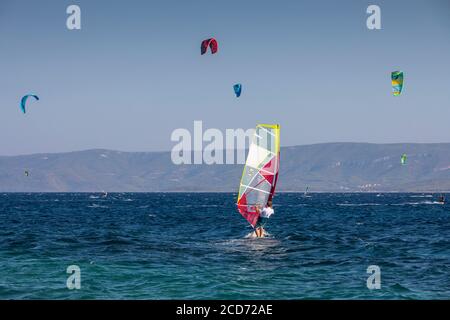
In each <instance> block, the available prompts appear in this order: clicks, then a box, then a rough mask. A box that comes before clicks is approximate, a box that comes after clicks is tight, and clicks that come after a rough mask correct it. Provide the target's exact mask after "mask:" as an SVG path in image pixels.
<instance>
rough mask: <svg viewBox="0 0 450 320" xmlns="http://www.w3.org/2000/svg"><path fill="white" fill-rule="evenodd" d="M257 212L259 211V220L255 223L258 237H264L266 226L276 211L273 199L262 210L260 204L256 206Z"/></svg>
mask: <svg viewBox="0 0 450 320" xmlns="http://www.w3.org/2000/svg"><path fill="white" fill-rule="evenodd" d="M256 212H257V213H258V220H257V221H256V225H255V234H256V236H257V237H258V238H262V237H264V235H265V230H264V226H265V225H266V223H267V221H268V220H269V218H270V216H271V215H273V214H274V213H275V211H274V210H273V208H272V200H269V201H268V202H267V205H266V206H265V207H264V208H263V209H262V210H261V209H260V208H259V207H258V206H257V207H256Z"/></svg>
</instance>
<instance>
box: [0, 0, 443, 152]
mask: <svg viewBox="0 0 450 320" xmlns="http://www.w3.org/2000/svg"><path fill="white" fill-rule="evenodd" d="M70 4H78V5H79V6H80V7H81V10H82V30H80V31H69V30H67V28H66V19H67V14H66V8H67V6H68V5H70ZM369 4H378V5H380V6H381V10H382V11H381V14H382V30H375V31H371V30H368V29H367V28H366V18H367V16H368V15H367V14H366V8H367V6H368V5H369ZM211 36H214V37H216V39H217V40H218V41H219V50H220V51H219V53H218V54H216V55H214V56H212V55H205V56H201V55H200V42H201V40H203V39H205V38H208V37H211ZM0 57H1V59H0V93H1V95H0V121H1V122H0V124H1V125H0V154H2V155H10V154H24V153H34V152H59V151H74V150H80V149H89V148H111V149H116V150H123V151H152V150H170V149H171V148H172V146H174V145H175V143H174V142H171V141H170V135H171V133H172V131H173V130H174V129H176V128H187V129H192V127H193V121H194V120H203V124H204V127H206V128H219V129H225V128H251V127H254V126H255V124H256V123H258V122H264V123H280V124H281V130H282V131H281V134H282V137H281V141H282V145H284V146H286V145H297V144H309V143H317V142H334V141H366V142H380V143H384V142H449V141H450V61H449V59H450V1H448V0H442V1H439V0H435V1H408V0H405V1H401V0H397V1H375V0H373V1H364V0H354V1H350V0H349V1H334V0H333V1H332V0H329V1H317V0H314V1H298V0H296V1H273V0H272V1H262V0H255V1H243V0H227V1H211V0H205V1H194V0H191V1H186V0H185V1H181V0H180V1H149V0H145V1H144V0H142V1H136V0H127V1H125V0H123V1H106V0H104V1H103V0H89V1H75V0H73V1H63V0H54V1H50V0H40V1H24V0H1V2H0ZM396 69H401V70H403V71H404V72H405V88H404V94H403V95H402V96H401V97H393V96H392V94H391V85H390V72H391V71H393V70H396ZM238 82H240V83H242V84H243V87H244V89H243V94H242V96H241V98H239V99H236V98H235V96H234V93H233V88H232V86H233V84H235V83H238ZM29 92H33V93H37V94H38V95H39V96H40V98H41V101H39V102H37V103H35V102H32V104H30V108H29V112H28V113H27V114H26V115H23V114H22V113H21V112H20V110H19V100H20V98H21V97H22V95H24V94H26V93H29Z"/></svg>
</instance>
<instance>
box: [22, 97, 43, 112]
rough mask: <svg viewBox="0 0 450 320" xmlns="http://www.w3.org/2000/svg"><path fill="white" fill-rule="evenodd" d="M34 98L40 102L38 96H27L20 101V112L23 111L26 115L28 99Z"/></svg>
mask: <svg viewBox="0 0 450 320" xmlns="http://www.w3.org/2000/svg"><path fill="white" fill-rule="evenodd" d="M30 97H33V98H35V99H36V100H37V101H39V97H38V96H37V95H34V94H27V95H26V96H23V97H22V100H21V101H20V110H22V112H23V113H26V112H27V110H26V105H27V100H28V98H30Z"/></svg>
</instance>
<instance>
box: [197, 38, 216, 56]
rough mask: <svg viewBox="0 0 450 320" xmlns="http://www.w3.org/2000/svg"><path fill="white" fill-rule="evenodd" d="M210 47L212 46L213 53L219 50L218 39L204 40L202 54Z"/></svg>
mask: <svg viewBox="0 0 450 320" xmlns="http://www.w3.org/2000/svg"><path fill="white" fill-rule="evenodd" d="M208 47H209V48H211V54H214V53H216V52H217V51H218V50H219V46H218V44H217V41H216V39H214V38H211V39H207V40H203V42H202V45H201V48H200V49H201V53H202V55H204V54H205V53H206V52H207V51H208Z"/></svg>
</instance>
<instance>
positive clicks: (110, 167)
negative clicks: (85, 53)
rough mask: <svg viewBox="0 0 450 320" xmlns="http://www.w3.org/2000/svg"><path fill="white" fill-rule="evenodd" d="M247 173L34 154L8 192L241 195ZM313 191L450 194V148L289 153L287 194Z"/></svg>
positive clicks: (8, 176)
mask: <svg viewBox="0 0 450 320" xmlns="http://www.w3.org/2000/svg"><path fill="white" fill-rule="evenodd" d="M403 153H406V154H408V163H407V165H405V166H402V165H400V156H401V155H402V154H403ZM25 170H28V171H29V172H30V175H29V176H28V177H26V176H25V174H24V171H25ZM241 173H242V165H179V166H177V165H173V164H172V162H171V160H170V153H169V152H148V153H144V152H119V151H110V150H88V151H79V152H70V153H58V154H34V155H27V156H13V157H0V192H99V191H101V190H106V191H110V192H112V191H120V192H153V191H236V190H237V186H238V184H239V180H240V177H241ZM306 186H309V189H310V190H311V192H319V191H323V192H344V191H345V192H353V191H375V192H376V191H405V192H406V191H417V192H422V191H424V192H425V191H445V190H450V143H442V144H369V143H325V144H315V145H306V146H295V147H285V148H282V150H281V171H280V178H279V190H280V191H304V190H305V188H306Z"/></svg>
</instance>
